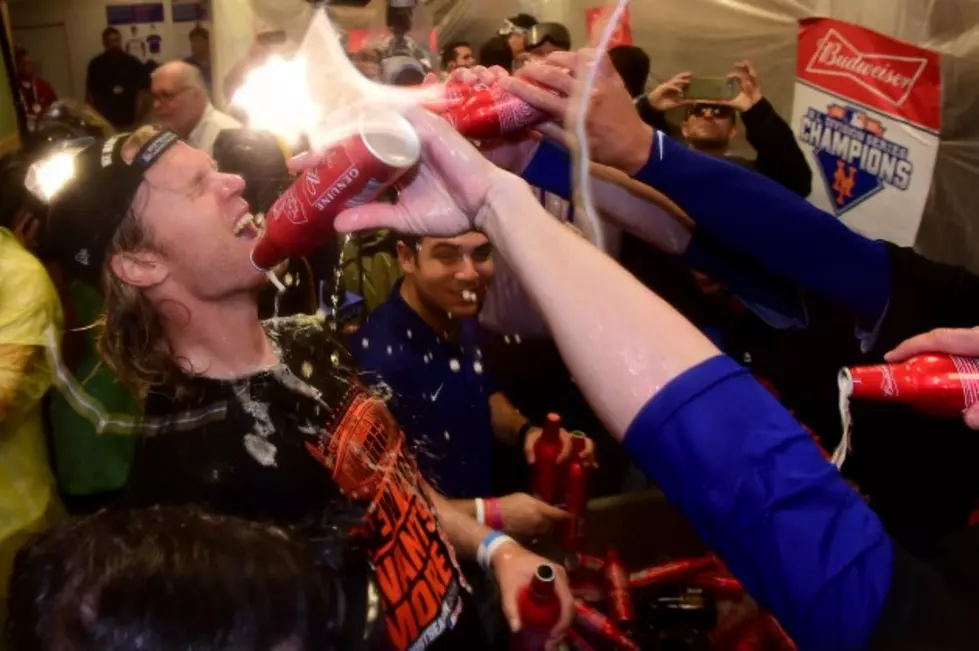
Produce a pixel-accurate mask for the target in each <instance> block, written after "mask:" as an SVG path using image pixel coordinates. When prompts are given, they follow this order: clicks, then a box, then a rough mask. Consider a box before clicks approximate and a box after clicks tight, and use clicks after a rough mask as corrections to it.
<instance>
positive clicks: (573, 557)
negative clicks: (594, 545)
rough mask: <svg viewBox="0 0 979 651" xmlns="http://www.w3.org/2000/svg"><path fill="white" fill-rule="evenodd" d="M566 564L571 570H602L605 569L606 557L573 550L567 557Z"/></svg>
mask: <svg viewBox="0 0 979 651" xmlns="http://www.w3.org/2000/svg"><path fill="white" fill-rule="evenodd" d="M564 566H565V567H566V568H568V571H569V572H575V571H577V570H589V571H592V572H601V571H602V570H604V569H605V559H604V558H601V557H599V556H592V555H591V554H584V553H582V552H573V553H571V554H568V555H567V556H566V557H565V561H564Z"/></svg>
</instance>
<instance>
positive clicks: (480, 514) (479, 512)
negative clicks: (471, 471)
mask: <svg viewBox="0 0 979 651" xmlns="http://www.w3.org/2000/svg"><path fill="white" fill-rule="evenodd" d="M473 502H474V503H475V505H476V522H478V523H479V524H486V503H485V502H484V501H483V498H482V497H477V498H476V499H475V500H473Z"/></svg>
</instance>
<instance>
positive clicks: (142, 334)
mask: <svg viewBox="0 0 979 651" xmlns="http://www.w3.org/2000/svg"><path fill="white" fill-rule="evenodd" d="M74 163H75V164H74V167H75V177H74V179H73V180H72V181H71V182H70V183H69V184H68V186H67V187H65V188H64V189H63V190H62V191H61V192H60V193H59V194H58V195H57V196H56V198H55V200H54V202H53V204H52V206H51V211H50V215H49V218H48V220H47V233H46V235H47V237H46V239H47V240H48V247H49V250H57V251H58V257H59V258H60V259H62V260H63V261H65V263H66V264H68V265H70V266H71V267H72V269H73V271H74V272H76V273H79V274H84V275H86V276H88V277H92V278H94V277H98V276H100V277H101V282H102V287H103V290H104V291H105V296H106V305H105V322H104V331H103V336H102V341H101V350H102V354H103V357H104V358H105V361H106V362H107V363H108V364H109V365H110V366H111V367H112V368H113V370H114V371H115V372H116V374H117V376H118V377H119V378H120V379H122V380H123V381H125V382H127V383H128V384H129V385H130V386H131V387H132V388H133V389H134V390H135V391H137V392H138V393H140V394H141V395H145V396H146V409H145V411H146V421H145V424H146V425H147V426H148V427H147V431H152V432H154V435H152V436H146V437H144V438H143V440H142V441H141V444H140V446H139V450H138V451H137V455H136V460H135V463H134V467H133V471H132V473H131V477H132V479H131V482H130V487H129V488H130V493H131V495H132V499H133V500H134V501H135V502H137V503H140V504H159V503H185V504H186V503H194V504H203V505H207V506H209V507H211V508H214V509H217V510H219V511H222V512H226V513H231V514H234V515H238V516H242V517H247V518H252V519H257V520H271V521H274V522H278V523H281V524H286V525H290V526H293V527H295V528H296V529H297V530H299V531H301V532H303V533H305V534H306V535H307V536H308V537H309V538H310V539H311V540H313V541H314V542H317V543H319V544H320V546H321V547H322V549H323V553H325V554H328V555H331V557H332V558H334V559H335V560H336V562H337V563H342V562H349V560H348V559H349V558H350V557H348V556H347V554H349V553H352V550H353V551H356V550H363V554H364V555H363V557H357V556H354V557H353V558H354V559H358V560H367V561H369V562H370V563H371V565H372V566H373V567H374V568H375V569H376V573H377V578H378V583H379V585H380V588H381V593H382V602H383V604H384V607H385V610H386V619H387V630H388V636H389V638H390V641H391V643H392V645H393V647H394V648H396V649H408V648H412V649H421V648H451V649H458V648H470V649H477V648H483V647H484V646H485V635H484V633H483V631H482V630H481V627H480V622H479V621H478V617H476V613H475V611H474V609H473V608H472V606H471V598H470V596H469V594H468V588H467V586H466V583H465V580H464V579H463V578H462V575H461V573H460V571H459V568H458V565H457V563H456V561H455V554H456V553H458V554H459V555H460V556H461V557H463V558H465V557H468V558H475V557H476V556H477V553H478V555H479V557H480V560H481V561H482V562H483V564H484V565H485V566H486V567H487V569H492V571H493V573H494V574H495V577H496V579H497V581H498V583H499V585H500V590H501V593H502V597H503V607H504V612H505V614H506V616H507V618H508V620H509V622H510V625H511V628H513V629H517V628H519V626H520V624H519V614H518V612H517V608H516V603H517V595H518V593H519V591H520V590H521V589H522V588H523V587H524V586H525V585H527V583H528V582H529V581H530V579H531V577H532V576H533V575H534V573H535V572H536V571H537V569H538V567H539V565H540V564H542V563H546V561H545V560H544V559H542V558H540V557H538V556H536V555H534V554H531V553H530V552H528V551H526V550H525V549H524V548H523V547H521V546H520V545H518V544H517V543H515V542H514V541H512V540H511V539H509V538H508V537H506V536H504V535H502V534H500V533H498V532H492V531H490V530H489V529H488V528H486V527H484V526H482V525H480V524H478V523H477V522H476V521H475V520H473V519H472V518H471V517H469V516H468V515H466V514H465V513H463V512H462V511H461V510H457V508H456V507H455V506H453V505H452V504H450V503H449V502H447V501H446V500H445V499H444V498H442V497H441V496H440V495H438V494H437V493H436V492H435V491H433V490H432V489H431V488H430V487H429V486H428V485H427V484H425V483H424V481H423V480H422V479H421V477H420V475H419V473H418V470H417V467H416V465H415V462H414V460H413V459H412V458H411V456H410V454H409V453H408V452H407V451H406V446H405V443H404V437H403V435H402V433H401V431H400V429H399V428H398V425H397V423H396V422H395V421H394V419H393V418H392V416H391V415H390V413H389V412H388V410H387V408H386V407H385V405H384V403H383V402H382V401H381V400H380V399H379V398H378V397H376V396H374V395H372V394H370V393H368V392H367V391H366V390H365V389H364V388H363V387H362V386H361V384H360V383H359V382H358V380H357V378H356V371H355V369H354V365H353V363H352V361H351V359H350V357H349V356H348V354H347V353H346V351H344V350H343V348H342V347H341V346H340V345H339V344H338V343H337V342H336V341H335V340H334V339H333V338H332V336H331V335H330V333H329V331H328V330H327V329H326V328H325V327H324V326H323V323H322V322H321V321H318V320H316V319H315V318H313V317H294V318H283V319H273V320H272V321H268V322H264V323H263V322H262V321H260V320H259V317H258V305H257V301H256V293H257V291H258V290H259V289H260V288H261V287H262V286H263V285H264V283H265V282H266V278H265V275H264V274H263V273H261V272H259V271H257V270H256V269H255V268H254V266H253V265H252V264H251V261H250V253H251V250H252V248H253V247H254V244H255V239H256V238H257V236H258V234H259V231H258V228H257V227H256V225H255V222H254V220H253V217H252V215H251V214H250V213H249V212H248V205H247V203H246V202H245V201H244V200H243V199H242V196H241V194H242V191H243V190H244V182H243V181H242V179H241V178H239V177H236V176H232V175H228V174H222V173H220V172H218V171H217V169H215V166H214V165H213V162H212V161H211V160H210V159H209V158H208V157H207V156H206V155H205V154H203V153H202V152H200V151H196V150H194V149H191V148H190V147H188V146H187V145H186V144H184V143H181V142H180V141H179V138H178V137H177V136H176V134H174V133H172V132H168V131H156V130H153V129H145V130H140V131H139V132H137V133H136V134H134V135H133V136H128V137H127V136H120V137H116V138H112V139H109V140H107V141H105V142H98V143H96V144H93V145H91V146H89V147H88V148H86V149H85V150H83V151H82V152H80V153H79V154H77V155H76V156H75V159H74ZM150 424H152V427H149V425H150ZM436 515H437V518H436ZM481 541H482V542H481ZM338 542H339V543H340V544H337V543H338ZM557 571H558V575H559V580H558V594H559V595H560V596H561V600H562V605H563V617H562V619H561V622H560V623H559V624H558V625H557V626H556V627H555V629H554V630H553V631H552V635H551V640H550V642H549V646H553V645H555V644H556V643H557V641H559V639H560V638H561V637H562V636H563V633H564V630H566V628H567V626H568V625H569V624H570V619H571V597H570V592H569V590H568V588H567V586H566V582H565V579H564V577H563V575H562V574H561V571H560V569H557Z"/></svg>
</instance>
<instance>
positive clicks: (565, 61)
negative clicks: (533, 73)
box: [544, 52, 581, 72]
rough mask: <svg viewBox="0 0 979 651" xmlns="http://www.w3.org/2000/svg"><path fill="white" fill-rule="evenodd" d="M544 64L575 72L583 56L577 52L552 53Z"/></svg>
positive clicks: (545, 59)
mask: <svg viewBox="0 0 979 651" xmlns="http://www.w3.org/2000/svg"><path fill="white" fill-rule="evenodd" d="M544 62H545V63H549V64H551V65H555V66H560V67H562V68H564V69H565V70H570V71H572V72H574V71H575V70H577V69H578V65H580V63H581V55H579V53H577V52H551V53H550V54H548V55H547V56H546V57H545V58H544Z"/></svg>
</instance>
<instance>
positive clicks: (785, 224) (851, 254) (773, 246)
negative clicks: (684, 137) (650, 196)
mask: <svg viewBox="0 0 979 651" xmlns="http://www.w3.org/2000/svg"><path fill="white" fill-rule="evenodd" d="M636 179H638V180H640V181H642V182H643V183H645V184H647V185H649V186H650V187H653V188H656V189H657V190H660V191H661V192H663V193H664V194H666V195H667V196H668V197H670V198H671V199H673V201H675V202H676V203H677V205H679V206H680V207H681V208H683V209H684V210H685V211H686V212H687V214H689V215H690V216H691V217H692V218H693V220H694V222H696V224H697V228H698V230H700V229H702V230H703V231H704V232H706V233H708V234H710V235H711V237H713V238H715V239H716V240H718V241H720V242H722V243H723V244H725V245H726V246H729V247H731V248H732V249H734V250H736V251H739V252H741V253H743V254H745V255H748V256H751V257H752V258H753V259H755V260H757V261H758V262H759V263H760V264H761V265H762V266H764V267H765V268H766V269H768V270H769V271H771V272H772V273H775V274H778V275H779V276H782V277H785V278H789V279H791V280H792V281H794V282H796V283H798V284H799V285H800V286H801V287H803V288H804V289H807V290H810V291H813V292H815V293H817V294H820V295H821V296H823V297H824V298H826V299H827V300H830V301H833V302H835V303H838V304H840V305H842V306H843V307H845V308H846V309H848V310H850V311H851V312H853V313H854V314H856V315H857V316H859V317H860V318H861V319H862V320H864V322H867V323H876V322H877V321H878V320H879V319H880V318H881V316H882V315H883V314H884V310H885V309H886V307H887V302H888V300H889V298H890V293H891V276H890V264H889V261H888V256H887V250H886V248H885V246H884V244H883V243H882V242H877V241H874V240H870V239H867V238H866V237H864V236H862V235H860V234H858V233H855V232H854V231H852V230H850V229H849V228H847V227H846V226H845V225H844V224H843V223H842V222H840V221H839V220H837V219H836V218H835V217H833V216H832V215H829V214H827V213H825V212H823V211H821V210H819V209H818V208H816V207H815V206H813V205H812V204H810V203H808V202H807V201H805V200H804V199H802V198H800V197H798V196H796V195H795V194H794V193H792V192H791V191H789V190H787V189H785V188H783V187H782V186H780V185H779V184H778V183H775V182H774V181H771V180H769V179H766V178H765V177H763V176H761V175H760V174H756V173H755V172H752V171H751V170H746V169H743V168H741V167H739V166H737V165H734V164H731V163H729V162H727V161H724V160H723V159H719V158H716V157H712V156H706V155H703V154H699V153H697V152H695V151H693V150H691V149H688V148H686V147H684V146H683V145H682V144H680V143H678V142H676V141H674V140H672V139H671V138H668V137H667V136H665V135H664V134H662V133H661V132H657V133H656V137H655V138H654V140H653V148H652V151H651V153H650V156H649V160H648V161H647V163H646V165H645V167H643V168H642V169H641V170H640V171H639V172H638V173H637V174H636ZM705 188H710V192H705V191H704V189H705Z"/></svg>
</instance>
